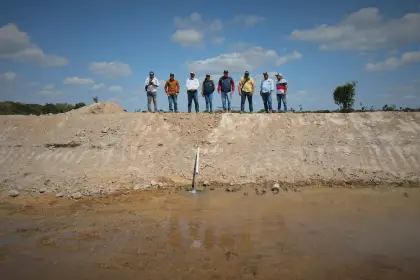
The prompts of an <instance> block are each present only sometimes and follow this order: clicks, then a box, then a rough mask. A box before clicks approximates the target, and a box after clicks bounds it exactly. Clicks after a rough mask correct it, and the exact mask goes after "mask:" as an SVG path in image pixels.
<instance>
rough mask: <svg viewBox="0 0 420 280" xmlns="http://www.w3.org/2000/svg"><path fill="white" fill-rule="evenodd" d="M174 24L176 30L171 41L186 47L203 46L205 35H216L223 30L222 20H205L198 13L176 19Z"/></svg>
mask: <svg viewBox="0 0 420 280" xmlns="http://www.w3.org/2000/svg"><path fill="white" fill-rule="evenodd" d="M174 24H175V28H176V30H175V32H174V33H173V34H172V37H171V39H172V41H174V42H177V43H179V44H180V45H182V46H184V47H185V46H203V45H204V38H205V35H207V34H214V32H218V31H221V30H222V29H223V22H222V20H221V19H214V20H210V19H203V17H202V16H201V15H200V14H199V13H197V12H194V13H192V14H191V15H189V16H186V17H175V18H174Z"/></svg>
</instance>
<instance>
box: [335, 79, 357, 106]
mask: <svg viewBox="0 0 420 280" xmlns="http://www.w3.org/2000/svg"><path fill="white" fill-rule="evenodd" d="M356 84H357V81H353V82H348V83H345V84H344V85H341V86H338V87H336V88H335V90H334V93H333V97H334V102H335V104H337V105H339V106H340V110H341V111H342V112H351V111H352V110H353V105H354V102H355V100H356Z"/></svg>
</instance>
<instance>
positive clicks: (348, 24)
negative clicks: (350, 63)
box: [290, 8, 420, 51]
mask: <svg viewBox="0 0 420 280" xmlns="http://www.w3.org/2000/svg"><path fill="white" fill-rule="evenodd" d="M418 26H420V13H410V14H406V15H404V16H403V17H401V18H397V19H390V20H385V19H384V18H383V17H382V15H381V14H380V12H379V9H378V8H363V9H360V10H359V11H357V12H355V13H352V14H350V15H348V16H347V17H345V18H344V19H343V20H342V21H341V22H339V23H338V24H335V25H328V24H322V25H319V26H317V27H315V28H313V29H306V30H294V31H293V32H292V33H291V35H290V38H291V39H294V40H300V41H309V42H314V43H319V44H320V47H319V48H320V49H321V50H345V51H369V50H376V49H380V48H385V49H392V48H396V47H399V46H403V45H408V44H415V43H418V42H420V28H418Z"/></svg>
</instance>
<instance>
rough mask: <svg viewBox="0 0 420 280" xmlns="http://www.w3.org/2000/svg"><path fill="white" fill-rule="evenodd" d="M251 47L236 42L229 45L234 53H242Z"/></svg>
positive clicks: (244, 43)
mask: <svg viewBox="0 0 420 280" xmlns="http://www.w3.org/2000/svg"><path fill="white" fill-rule="evenodd" d="M251 46H252V45H251V44H250V43H246V42H236V43H233V44H231V45H230V49H231V50H232V51H234V52H243V51H245V50H247V49H249V48H250V47H251Z"/></svg>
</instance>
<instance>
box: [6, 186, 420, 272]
mask: <svg viewBox="0 0 420 280" xmlns="http://www.w3.org/2000/svg"><path fill="white" fill-rule="evenodd" d="M248 190H249V188H248V189H242V190H240V191H238V192H234V193H227V192H224V191H223V190H221V189H220V190H215V191H206V192H203V193H201V194H200V195H196V196H191V195H187V194H186V193H184V192H177V193H173V190H166V191H162V190H160V191H159V190H147V191H141V192H135V193H132V194H130V195H118V196H114V195H111V196H103V197H100V198H95V199H93V198H87V199H81V200H78V201H74V200H66V199H56V198H55V197H54V196H48V195H45V196H40V197H31V196H19V197H16V198H15V199H9V198H5V199H1V200H0V275H2V277H3V278H2V279H8V280H15V279H34V280H37V279H42V280H49V279H54V280H55V279H58V278H59V279H63V280H65V279H103V280H106V279H203V280H206V279H302V280H305V279H308V280H317V279H319V280H330V279H340V280H346V279H369V280H374V279H375V280H376V279H381V280H387V279H389V280H395V279H399V280H408V279H410V280H411V279H412V280H417V279H420V267H419V266H418V264H419V263H420V239H419V236H420V223H419V221H420V204H419V203H418V201H419V200H420V189H418V188H410V189H405V188H379V189H376V190H373V189H368V188H366V189H363V188H356V189H338V188H337V189H336V188H313V189H312V188H304V189H303V190H302V192H280V193H279V194H277V195H274V194H272V193H271V192H267V193H266V194H264V195H257V194H256V193H255V192H253V191H252V192H251V191H248ZM169 192H172V193H171V194H169Z"/></svg>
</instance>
